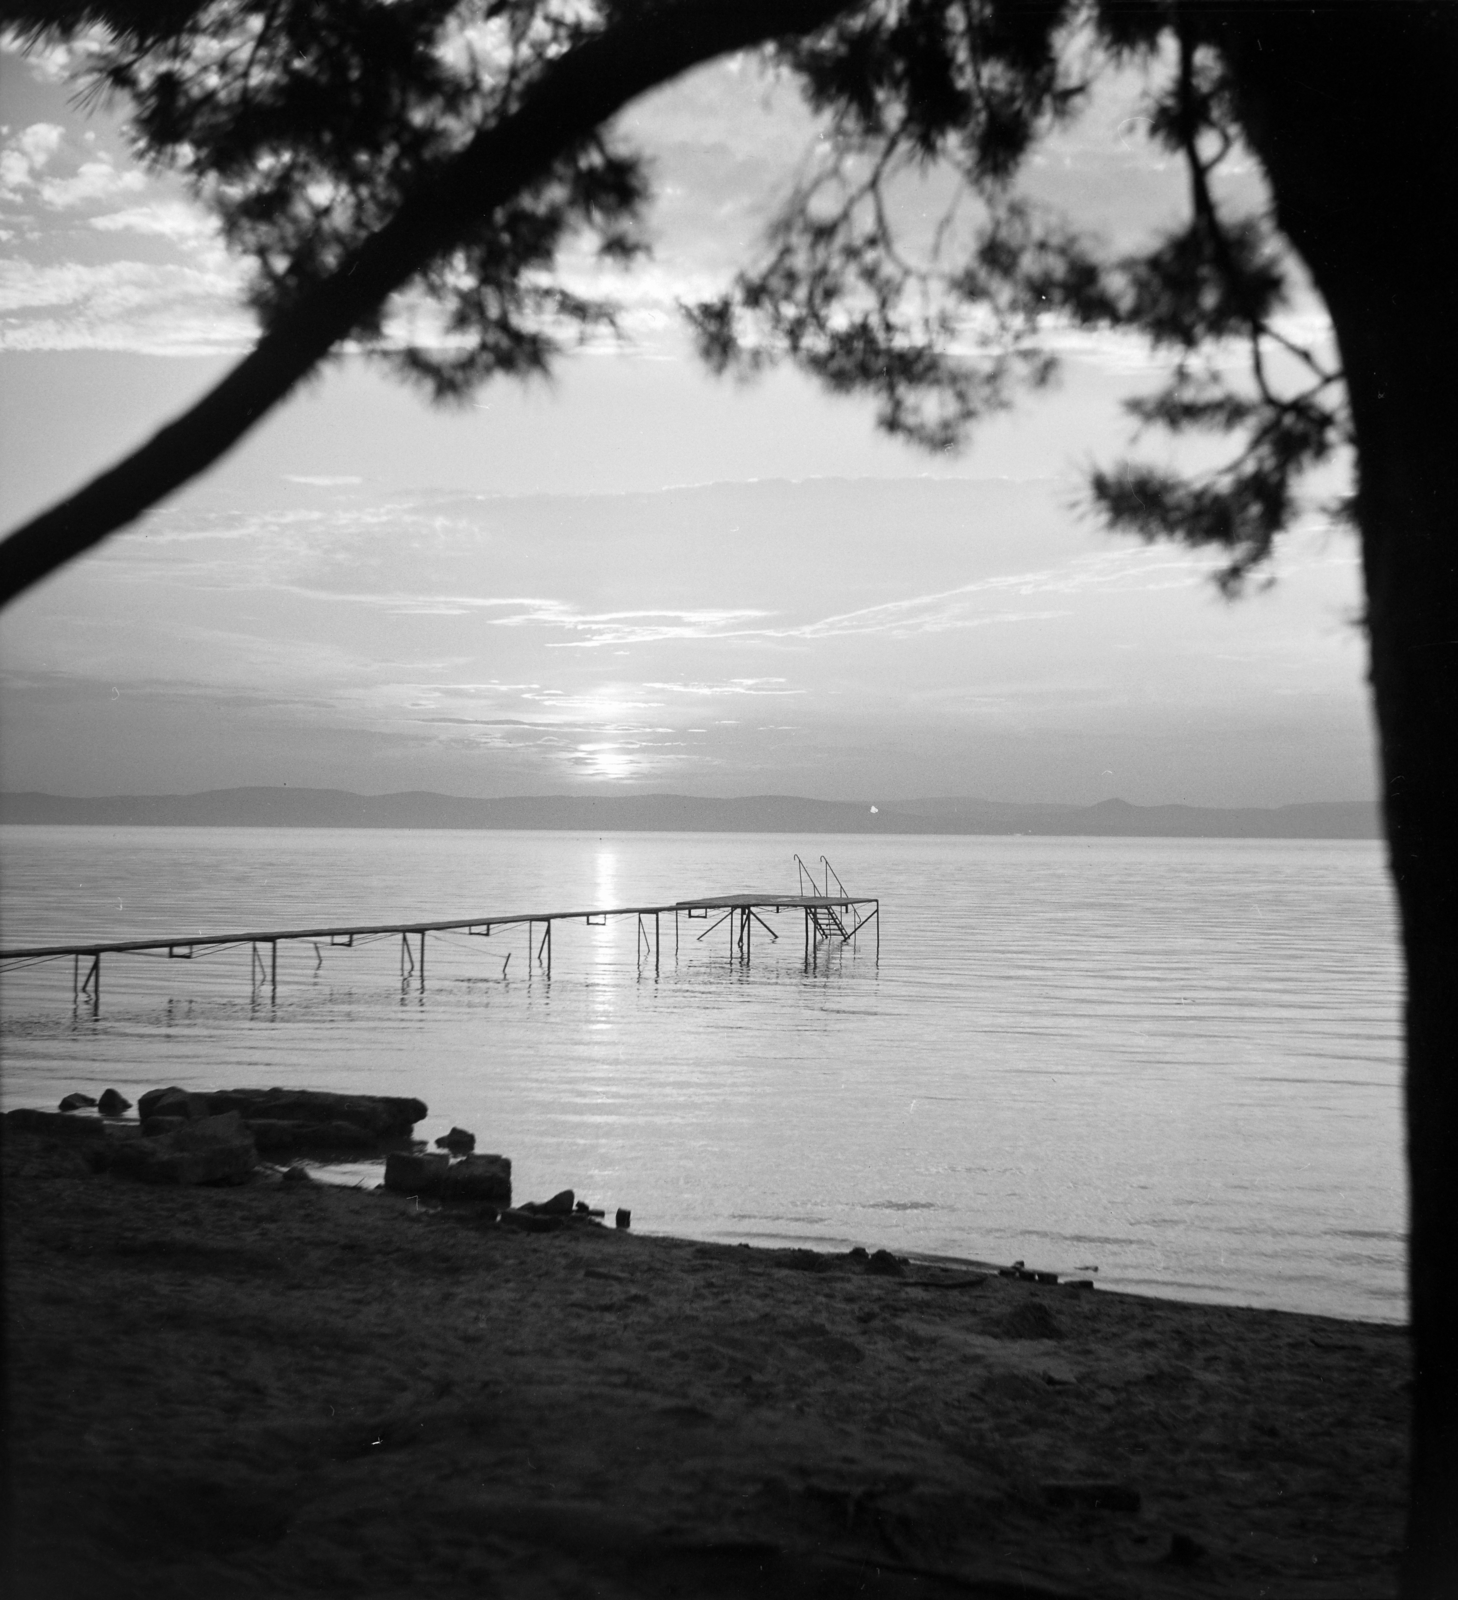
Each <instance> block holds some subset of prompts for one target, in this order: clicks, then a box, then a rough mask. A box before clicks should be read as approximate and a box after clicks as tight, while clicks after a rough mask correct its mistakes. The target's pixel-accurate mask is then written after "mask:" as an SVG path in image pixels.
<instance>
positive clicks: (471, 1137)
mask: <svg viewBox="0 0 1458 1600" xmlns="http://www.w3.org/2000/svg"><path fill="white" fill-rule="evenodd" d="M435 1147H436V1149H437V1150H449V1151H450V1153H451V1154H452V1155H453V1156H464V1155H469V1154H470V1153H471V1151H472V1150H474V1149H475V1148H476V1135H475V1134H474V1133H471V1132H469V1131H468V1130H467V1129H465V1128H452V1129H451V1131H450V1132H449V1133H443V1134H441V1136H440V1138H439V1139H437V1140H436V1141H435Z"/></svg>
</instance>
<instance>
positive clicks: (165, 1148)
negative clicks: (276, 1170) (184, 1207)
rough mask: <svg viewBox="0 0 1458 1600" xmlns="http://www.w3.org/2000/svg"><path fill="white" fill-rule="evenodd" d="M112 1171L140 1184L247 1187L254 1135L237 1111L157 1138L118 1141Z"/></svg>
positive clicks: (188, 1124) (254, 1154) (253, 1157)
mask: <svg viewBox="0 0 1458 1600" xmlns="http://www.w3.org/2000/svg"><path fill="white" fill-rule="evenodd" d="M110 1165H111V1170H112V1171H113V1172H119V1173H121V1174H122V1175H123V1176H125V1177H129V1178H137V1179H139V1180H140V1181H141V1182H143V1183H178V1184H200V1183H219V1184H221V1183H246V1182H247V1181H248V1176H249V1174H250V1173H251V1172H252V1171H253V1169H254V1168H255V1167H256V1166H257V1165H258V1149H257V1146H256V1145H255V1144H254V1143H253V1135H252V1134H251V1133H249V1131H248V1129H247V1127H246V1126H245V1125H244V1122H243V1119H242V1117H240V1116H239V1115H238V1113H237V1112H236V1111H229V1112H224V1113H223V1114H222V1115H220V1116H213V1117H201V1118H199V1119H197V1120H196V1121H188V1122H185V1123H183V1124H182V1125H181V1126H180V1127H178V1128H177V1129H176V1130H175V1131H174V1132H172V1133H166V1134H162V1135H161V1136H160V1137H157V1138H145V1137H143V1138H140V1139H129V1140H124V1141H121V1142H119V1143H118V1144H117V1146H116V1149H115V1151H114V1153H113V1155H112V1158H111V1163H110Z"/></svg>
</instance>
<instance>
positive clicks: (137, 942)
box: [0, 856, 881, 1012]
mask: <svg viewBox="0 0 1458 1600" xmlns="http://www.w3.org/2000/svg"><path fill="white" fill-rule="evenodd" d="M795 859H796V863H797V865H799V866H800V867H801V875H802V881H801V888H802V889H803V888H804V887H805V884H804V875H805V873H806V872H808V870H809V869H808V868H805V867H804V865H803V863H801V862H800V859H799V857H798V856H797V857H796V858H795ZM821 859H822V861H824V857H822V858H821ZM825 868H826V889H827V891H828V890H829V887H830V879H831V878H834V876H835V874H834V871H833V869H832V868H831V867H830V864H829V863H828V862H825ZM835 885H836V889H837V890H838V891H839V892H838V893H830V892H826V893H823V894H822V893H816V894H804V893H801V894H791V895H785V894H774V893H763V894H754V893H745V894H727V895H709V896H706V897H704V898H701V899H696V900H675V901H672V902H670V903H668V904H664V905H645V906H606V907H602V908H599V909H594V910H589V911H528V912H516V913H512V914H511V915H508V916H482V917H470V918H464V919H455V920H451V921H433V922H381V923H364V924H360V925H355V926H349V927H325V928H271V929H268V930H265V931H258V932H248V933H217V934H198V935H196V936H189V937H187V938H169V939H119V940H113V941H87V942H85V943H81V944H58V945H36V946H32V947H28V948H16V949H13V950H0V968H4V967H14V968H19V967H23V966H30V965H33V964H36V963H39V962H47V961H57V960H64V959H66V958H68V957H69V958H70V960H71V962H72V980H71V993H72V999H73V1001H74V1002H75V1003H76V1004H78V1005H79V1004H80V1003H81V1002H82V1001H83V1000H85V1001H87V1002H89V1004H90V1006H91V1008H92V1010H93V1012H95V1011H98V1010H99V1008H100V1005H101V958H102V957H103V956H121V955H136V956H150V957H153V958H157V957H161V958H164V959H166V960H170V961H190V960H192V958H193V957H194V955H196V954H197V953H198V952H199V951H204V950H208V951H220V950H225V949H243V948H246V949H247V950H248V951H249V953H250V968H249V971H250V974H251V979H252V983H253V986H254V988H255V990H257V989H259V988H262V987H264V986H267V988H268V989H269V990H270V993H271V994H272V995H273V996H275V997H276V996H277V993H278V947H279V945H281V944H290V943H306V944H312V945H313V946H314V953H315V957H316V963H315V971H317V970H318V969H319V967H320V966H322V965H323V960H324V956H323V951H324V948H325V947H326V945H327V947H328V948H333V949H341V948H342V949H351V948H353V947H354V945H355V943H356V941H362V942H370V941H374V940H376V939H381V938H390V937H398V938H399V940H400V977H401V981H402V982H409V981H411V980H412V979H413V980H414V981H415V982H417V983H418V984H419V985H420V987H421V988H424V986H425V952H426V938H427V936H428V935H429V934H432V933H434V934H446V933H456V934H467V935H470V936H472V937H475V938H482V939H489V938H490V937H492V935H493V934H499V933H501V932H502V931H503V930H505V929H509V928H523V927H524V928H525V929H526V935H527V954H528V959H529V960H534V961H535V963H536V964H537V965H539V966H541V967H543V968H544V969H545V971H546V974H547V976H548V977H550V976H551V973H552V928H553V926H554V925H555V924H556V923H559V922H581V923H584V924H586V925H587V926H588V927H603V926H605V925H606V924H607V922H608V920H609V919H610V918H621V917H636V918H637V920H638V940H637V951H638V961H639V965H640V967H641V966H642V964H643V963H644V962H645V961H646V960H648V959H650V958H651V959H652V961H653V965H654V969H655V971H656V970H657V969H658V967H659V964H660V962H661V960H662V934H663V924H664V920H665V919H666V918H667V917H669V916H672V918H673V949H674V954H675V955H677V953H678V947H679V939H680V929H681V922H688V923H693V922H695V921H707V922H709V926H708V927H707V928H705V929H704V930H703V932H702V933H699V934H696V935H695V936H694V937H695V940H696V942H699V943H702V942H703V941H704V940H705V939H707V938H708V937H709V935H710V934H711V933H713V932H715V931H716V929H718V928H720V927H722V926H723V925H724V924H725V923H726V922H727V923H728V925H729V933H728V940H729V950H730V954H731V956H734V955H737V956H739V957H740V958H742V959H743V960H746V961H747V960H748V959H749V957H750V954H751V951H752V948H753V940H754V929H755V928H756V926H757V927H759V928H760V929H762V930H763V931H764V932H765V933H766V934H768V935H769V937H770V939H771V940H772V941H777V940H778V939H779V937H780V935H779V934H778V933H777V932H776V931H775V930H774V929H773V928H772V927H771V926H770V925H769V923H768V922H766V920H765V917H766V916H770V915H777V914H778V913H780V912H783V911H798V912H801V913H802V915H803V920H804V940H805V959H806V962H807V963H809V962H810V961H812V960H813V959H814V957H815V954H816V952H817V951H818V950H819V947H820V945H821V944H822V943H826V942H830V943H834V942H839V943H840V944H842V945H844V944H848V943H852V942H854V941H856V940H857V939H858V937H859V935H860V934H861V933H866V934H867V935H868V937H869V936H873V937H874V938H875V942H876V944H875V948H876V955H877V957H878V958H879V956H880V953H881V902H880V900H879V899H876V898H875V897H872V896H863V895H850V894H847V893H846V892H845V890H844V889H843V888H842V887H841V884H840V880H839V879H838V878H836V879H835ZM811 887H812V888H818V887H819V885H817V884H815V883H814V882H813V880H812V883H811ZM715 912H717V913H718V916H717V917H715V916H714V913H715ZM711 918H712V919H713V920H710V919H711ZM650 927H651V932H650ZM539 928H540V929H541V930H542V931H541V935H540V937H538V933H537V930H538V929H539ZM412 941H414V943H412ZM510 960H511V955H510V953H509V952H508V954H507V957H506V962H507V963H509V962H510ZM83 963H85V972H84V975H83V971H82V966H83ZM502 970H503V973H504V972H505V964H503V969H502Z"/></svg>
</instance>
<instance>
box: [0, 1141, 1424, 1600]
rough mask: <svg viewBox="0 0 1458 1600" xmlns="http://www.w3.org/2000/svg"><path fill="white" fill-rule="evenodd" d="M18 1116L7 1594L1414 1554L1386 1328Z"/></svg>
mask: <svg viewBox="0 0 1458 1600" xmlns="http://www.w3.org/2000/svg"><path fill="white" fill-rule="evenodd" d="M3 1155H4V1162H5V1172H4V1200H5V1213H6V1217H5V1236H4V1244H5V1267H6V1301H7V1306H6V1310H7V1322H8V1350H7V1356H8V1361H7V1372H8V1384H9V1396H8V1403H9V1441H8V1442H9V1465H10V1475H11V1488H12V1496H13V1501H12V1526H11V1528H10V1530H9V1532H10V1541H11V1546H12V1548H11V1552H10V1558H11V1562H12V1570H11V1572H10V1574H9V1592H10V1593H11V1594H14V1595H15V1596H17V1600H32V1597H37V1596H44V1597H52V1596H56V1597H64V1600H72V1597H76V1600H90V1597H93V1596H95V1597H103V1596H104V1597H117V1600H127V1597H132V1596H136V1597H139V1600H140V1597H143V1596H145V1597H146V1600H183V1597H186V1600H203V1597H207V1600H230V1597H235V1596H237V1597H243V1596H247V1597H258V1600H265V1597H267V1600H274V1597H282V1596H304V1595H330V1596H335V1595H337V1596H351V1597H354V1596H371V1597H373V1596H406V1595H410V1596H427V1597H430V1600H457V1597H466V1596H471V1597H482V1600H485V1597H492V1596H502V1597H506V1600H517V1597H520V1600H536V1597H548V1596H550V1597H553V1600H556V1597H569V1600H578V1597H582V1600H588V1597H603V1600H608V1597H629V1596H632V1597H638V1596H644V1597H650V1600H654V1597H658V1596H668V1595H681V1596H685V1597H699V1596H704V1597H716V1596H737V1595H761V1594H762V1595H772V1596H797V1597H798V1596H806V1597H809V1596H815V1597H830V1596H841V1595H846V1596H850V1595H857V1596H862V1595H864V1596H929V1597H930V1596H937V1597H940V1596H944V1595H945V1596H952V1595H963V1596H965V1595H974V1596H978V1595H980V1596H988V1597H991V1596H998V1597H1002V1596H1013V1595H1049V1594H1055V1595H1080V1596H1115V1595H1129V1596H1156V1595H1158V1596H1165V1595H1169V1596H1184V1595H1188V1596H1206V1595H1221V1596H1224V1595H1229V1596H1252V1597H1257V1596H1287V1595H1290V1596H1310V1597H1312V1600H1315V1597H1318V1596H1331V1597H1343V1600H1346V1597H1352V1600H1357V1597H1362V1596H1377V1595H1389V1594H1392V1593H1393V1592H1394V1590H1395V1581H1394V1572H1395V1567H1396V1562H1397V1555H1398V1541H1399V1538H1400V1533H1401V1496H1402V1490H1403V1444H1404V1414H1405V1405H1406V1392H1405V1383H1406V1379H1407V1372H1408V1353H1407V1341H1406V1337H1405V1335H1404V1333H1403V1332H1402V1331H1401V1330H1398V1329H1393V1328H1388V1327H1380V1326H1372V1325H1368V1324H1363V1323H1353V1322H1338V1321H1333V1320H1330V1319H1326V1318H1321V1317H1307V1316H1296V1315H1291V1314H1287V1313H1276V1312H1262V1311H1245V1310H1231V1309H1223V1308H1218V1307H1207V1306H1196V1305H1182V1304H1176V1303H1173V1302H1166V1301H1156V1300H1147V1299H1140V1298H1136V1297H1133V1296H1127V1295H1118V1294H1110V1293H1106V1292H1102V1291H1096V1292H1094V1293H1087V1292H1082V1293H1080V1292H1078V1291H1073V1290H1067V1289H1064V1288H1061V1287H1058V1288H1054V1287H1047V1286H1042V1285H1032V1284H1025V1283H1019V1282H1013V1281H1010V1280H1007V1279H1002V1278H998V1277H996V1276H991V1277H988V1278H987V1279H986V1281H985V1282H983V1283H981V1284H980V1285H977V1286H969V1284H968V1281H967V1279H966V1278H965V1277H958V1276H957V1275H956V1274H954V1273H953V1272H951V1271H949V1270H946V1269H939V1268H930V1267H925V1266H918V1265H915V1264H912V1265H911V1267H910V1268H909V1270H908V1272H907V1273H906V1274H905V1275H904V1276H902V1277H881V1276H874V1275H871V1274H868V1273H867V1271H866V1269H865V1265H864V1263H863V1262H860V1261H855V1260H852V1259H850V1258H847V1257H843V1256H840V1257H814V1256H811V1255H810V1253H809V1252H799V1251H767V1250H747V1249H743V1248H733V1247H727V1246H715V1245H696V1244H693V1243H689V1242H684V1241H678V1240H669V1239H653V1238H643V1237H639V1236H636V1235H632V1234H621V1233H616V1232H614V1231H612V1230H610V1229H599V1228H591V1227H587V1226H574V1227H571V1228H569V1229H567V1230H565V1231H563V1232H560V1233H554V1234H548V1235H528V1234H523V1233H517V1232H512V1231H508V1230H506V1229H504V1228H502V1227H498V1226H488V1225H486V1224H485V1223H484V1222H483V1221H482V1220H481V1219H480V1217H478V1216H472V1215H470V1214H467V1213H451V1212H445V1211H438V1210H437V1211H432V1210H429V1209H427V1208H424V1207H422V1206H418V1205H417V1204H416V1202H414V1201H411V1200H403V1199H401V1198H400V1197H398V1196H393V1195H387V1194H384V1193H365V1192H360V1191H353V1190H343V1189H337V1188H326V1187H324V1186H322V1185H319V1184H300V1185H297V1186H292V1187H279V1186H273V1187H268V1186H249V1187H246V1188H236V1189H170V1190H169V1189H162V1188H149V1187H144V1186H141V1185H136V1184H132V1183H128V1182H127V1181H126V1180H124V1179H121V1178H117V1177H114V1176H109V1175H106V1176H92V1175H91V1174H89V1173H88V1172H87V1171H86V1169H85V1168H84V1166H83V1165H82V1163H81V1160H80V1158H79V1157H78V1156H77V1155H76V1154H75V1153H74V1151H72V1150H67V1149H63V1148H59V1147H55V1146H50V1145H47V1144H45V1143H43V1142H41V1141H40V1140H38V1139H34V1138H32V1137H28V1136H24V1135H19V1134H12V1135H10V1136H9V1137H8V1138H7V1140H6V1146H5V1149H4V1152H3ZM1131 1491H1132V1493H1131ZM1135 1495H1137V1504H1138V1508H1137V1509H1133V1506H1134V1504H1135V1501H1134V1496H1135Z"/></svg>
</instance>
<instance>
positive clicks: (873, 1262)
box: [866, 1250, 906, 1278]
mask: <svg viewBox="0 0 1458 1600" xmlns="http://www.w3.org/2000/svg"><path fill="white" fill-rule="evenodd" d="M866 1271H867V1272H869V1273H872V1274H874V1275H875V1276H876V1277H878V1278H899V1277H902V1276H903V1275H904V1274H905V1272H906V1263H905V1262H904V1261H903V1260H902V1259H901V1257H900V1256H893V1255H892V1254H891V1252H890V1251H889V1250H876V1251H874V1252H872V1255H871V1259H870V1260H869V1261H868V1262H867V1263H866Z"/></svg>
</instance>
